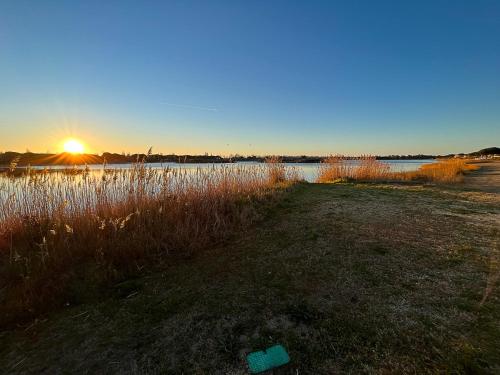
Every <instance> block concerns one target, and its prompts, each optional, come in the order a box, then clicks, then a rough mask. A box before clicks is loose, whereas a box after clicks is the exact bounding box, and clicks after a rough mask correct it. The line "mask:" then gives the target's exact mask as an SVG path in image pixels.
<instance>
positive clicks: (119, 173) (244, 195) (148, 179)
mask: <svg viewBox="0 0 500 375" xmlns="http://www.w3.org/2000/svg"><path fill="white" fill-rule="evenodd" d="M16 176H17V177H16ZM296 179H297V176H296V174H295V173H294V172H293V170H292V171H287V169H286V168H285V166H284V165H283V164H282V163H279V162H278V161H277V160H274V161H273V160H270V161H269V162H268V163H266V164H264V165H262V166H238V165H236V166H214V167H212V168H209V169H205V168H204V169H202V168H196V169H194V170H185V169H183V170H181V169H171V168H164V169H161V170H158V169H150V168H148V167H146V166H145V165H144V164H143V163H138V164H136V165H134V166H133V167H132V168H131V169H125V170H106V169H104V170H101V171H98V172H95V171H89V170H88V169H83V170H80V171H78V172H77V171H73V172H71V173H69V172H68V171H64V172H61V173H49V172H45V173H40V172H36V173H35V172H30V171H29V170H26V171H25V173H24V174H23V175H22V176H21V177H19V176H18V174H16V173H14V171H12V176H10V177H0V257H1V258H0V282H1V285H0V289H2V290H3V292H2V296H1V297H0V298H1V299H2V300H1V304H2V306H3V307H2V311H3V316H2V321H3V322H8V321H12V320H17V319H22V318H23V317H24V318H26V317H30V316H32V315H33V314H36V313H39V312H41V311H45V310H48V309H50V308H52V307H54V306H58V305H61V304H62V303H65V301H67V300H71V299H75V298H76V299H77V298H78V297H75V296H74V295H72V294H71V292H70V291H71V289H72V288H73V287H74V284H75V283H76V282H77V281H78V280H80V281H81V280H83V282H84V283H90V284H91V283H95V284H100V283H109V281H112V280H116V279H117V278H119V277H120V275H121V276H123V275H125V274H129V273H135V272H137V271H138V270H140V269H141V268H142V267H143V266H144V265H145V264H148V263H151V262H154V263H161V262H168V259H170V258H171V257H170V256H171V255H183V256H184V255H189V254H193V253H195V252H198V251H201V250H203V249H205V248H206V247H207V246H210V245H212V244H214V243H216V242H217V241H220V240H221V239H223V238H225V237H226V236H227V235H228V234H230V233H232V232H234V231H235V230H237V229H238V228H239V227H241V226H244V225H247V224H249V223H250V222H252V220H254V219H255V218H256V217H258V206H259V205H260V204H261V203H262V202H266V201H268V200H269V199H274V198H275V197H276V195H277V194H279V191H280V190H282V189H283V188H286V187H287V186H289V185H290V184H291V183H293V181H294V180H296Z"/></svg>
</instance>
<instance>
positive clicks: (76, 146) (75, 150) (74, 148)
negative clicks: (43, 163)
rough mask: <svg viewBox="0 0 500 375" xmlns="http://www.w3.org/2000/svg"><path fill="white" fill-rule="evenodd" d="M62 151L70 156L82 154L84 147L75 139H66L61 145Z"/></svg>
mask: <svg viewBox="0 0 500 375" xmlns="http://www.w3.org/2000/svg"><path fill="white" fill-rule="evenodd" d="M63 148H64V151H66V152H69V153H71V154H81V153H83V150H84V147H83V143H82V142H80V141H78V140H76V139H68V140H66V141H65V142H64V145H63Z"/></svg>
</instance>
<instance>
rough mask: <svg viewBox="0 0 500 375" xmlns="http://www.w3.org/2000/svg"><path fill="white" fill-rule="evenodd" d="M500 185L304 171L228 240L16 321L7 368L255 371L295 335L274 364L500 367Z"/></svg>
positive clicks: (319, 370)
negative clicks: (376, 180) (306, 179)
mask: <svg viewBox="0 0 500 375" xmlns="http://www.w3.org/2000/svg"><path fill="white" fill-rule="evenodd" d="M490 198H491V199H490ZM494 198H495V197H494V196H493V195H491V196H485V195H484V194H483V193H475V192H472V191H460V190H458V189H454V190H449V189H448V188H446V187H422V186H418V185H412V186H408V185H406V186H405V185H373V184H362V185H356V184H342V183H341V184H335V185H331V184H303V185H299V186H297V187H296V188H294V189H293V191H292V192H290V193H289V194H288V195H287V196H286V197H285V198H284V199H283V200H281V201H280V203H279V204H278V205H276V206H273V207H272V208H270V209H269V210H268V211H267V213H266V215H265V218H264V219H263V221H261V222H260V223H259V224H258V225H256V226H254V227H247V228H242V230H241V232H239V233H238V234H236V235H234V238H231V239H229V240H228V241H227V242H226V243H225V244H223V245H220V246H218V247H216V248H211V249H207V250H206V251H204V252H201V253H198V255H196V256H194V257H193V258H191V259H183V260H182V261H179V262H177V263H176V264H172V265H171V266H170V267H169V268H168V269H166V270H165V269H163V270H157V271H151V272H150V273H148V274H147V275H145V276H142V277H140V278H136V279H132V280H128V281H126V282H125V283H121V284H118V285H115V286H114V287H113V288H110V289H109V291H108V297H107V298H104V299H102V298H101V299H98V300H97V301H96V300H92V299H90V300H89V301H87V302H85V301H83V302H80V303H79V304H77V305H73V303H70V305H69V306H67V307H66V308H65V310H63V311H61V312H59V313H58V314H55V315H54V314H53V315H50V316H48V317H46V318H45V319H46V320H38V321H35V322H33V324H31V325H28V326H24V327H20V328H19V329H17V330H15V331H9V332H4V333H3V334H2V336H1V338H0V347H1V348H3V349H2V351H1V353H0V367H1V368H4V369H6V372H8V373H40V372H45V373H57V372H64V371H68V369H71V371H73V372H88V373H179V374H180V373H200V374H204V373H207V374H212V373H231V374H245V373H247V369H246V367H245V362H244V358H245V355H246V353H248V352H250V351H254V350H260V349H263V348H265V347H267V346H270V345H272V344H275V343H282V344H283V345H284V346H285V347H286V348H287V349H288V350H289V352H290V355H291V359H292V361H291V363H290V364H289V365H288V366H287V367H284V368H282V369H278V370H275V371H274V373H275V374H296V373H299V374H332V373H408V374H410V373H419V374H424V373H492V374H493V373H498V371H499V367H498V363H500V357H499V352H498V347H500V328H499V326H498V316H499V313H500V300H499V294H498V288H497V285H496V281H495V272H497V271H496V270H495V264H497V263H495V262H496V261H495V259H497V258H495V257H496V256H497V255H498V251H499V244H498V236H499V235H498V232H496V228H498V222H499V217H500V204H499V202H498V201H496V200H495V199H494ZM485 296H486V297H485ZM495 366H496V367H495Z"/></svg>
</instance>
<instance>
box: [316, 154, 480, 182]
mask: <svg viewBox="0 0 500 375" xmlns="http://www.w3.org/2000/svg"><path fill="white" fill-rule="evenodd" d="M476 169H478V167H477V166H476V165H472V164H469V162H468V161H467V160H464V159H445V160H441V161H438V162H436V163H431V164H424V165H422V166H421V167H420V168H419V169H418V170H416V171H394V170H391V167H390V166H389V165H388V164H386V163H384V162H383V161H379V160H376V158H375V157H374V156H361V157H359V158H356V159H352V158H347V157H345V156H342V155H337V156H330V157H328V158H326V159H325V160H323V162H322V163H321V165H320V167H319V171H318V179H317V181H318V182H323V183H324V182H336V181H375V182H377V181H378V182H384V181H422V182H437V183H456V182H460V181H462V179H463V176H464V174H465V173H467V172H469V171H473V170H476Z"/></svg>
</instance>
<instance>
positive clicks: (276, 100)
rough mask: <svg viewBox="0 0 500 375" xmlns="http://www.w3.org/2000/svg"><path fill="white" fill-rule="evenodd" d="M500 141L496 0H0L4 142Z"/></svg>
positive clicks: (310, 145)
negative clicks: (75, 139)
mask: <svg viewBox="0 0 500 375" xmlns="http://www.w3.org/2000/svg"><path fill="white" fill-rule="evenodd" d="M68 136H73V137H77V138H80V139H82V140H83V141H84V142H85V143H86V145H87V148H88V149H89V150H91V151H94V152H102V151H103V150H106V151H115V152H122V151H125V152H138V151H146V150H147V149H148V148H149V147H150V146H153V149H154V151H156V152H164V153H170V152H175V153H204V152H208V153H214V154H224V155H227V154H230V153H240V154H311V155H318V154H327V153H347V154H360V153H372V154H393V153H396V154H401V153H451V152H461V151H473V150H476V149H478V148H483V147H488V146H500V2H498V1H441V0H434V1H418V2H417V1H414V2H409V1H325V2H321V1H297V2H294V1H123V0H122V1H82V2H80V3H78V2H76V1H20V0H15V1H7V0H2V1H1V2H0V150H3V151H5V150H18V151H24V150H25V149H26V148H29V149H30V150H32V151H42V152H44V151H47V150H50V151H59V150H60V149H59V147H60V142H61V140H62V139H64V138H65V137H68Z"/></svg>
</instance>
